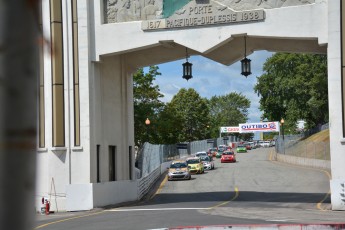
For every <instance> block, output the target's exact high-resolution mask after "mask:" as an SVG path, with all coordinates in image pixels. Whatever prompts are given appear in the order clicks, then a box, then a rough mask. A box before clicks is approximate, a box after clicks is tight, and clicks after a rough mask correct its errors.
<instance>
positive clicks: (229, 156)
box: [220, 151, 236, 163]
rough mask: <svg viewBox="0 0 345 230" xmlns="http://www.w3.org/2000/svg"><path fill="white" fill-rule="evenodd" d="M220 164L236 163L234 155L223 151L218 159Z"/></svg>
mask: <svg viewBox="0 0 345 230" xmlns="http://www.w3.org/2000/svg"><path fill="white" fill-rule="evenodd" d="M220 162H221V163H226V162H236V154H235V153H234V152H233V151H225V152H223V154H222V157H221V158H220Z"/></svg>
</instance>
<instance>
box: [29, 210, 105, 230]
mask: <svg viewBox="0 0 345 230" xmlns="http://www.w3.org/2000/svg"><path fill="white" fill-rule="evenodd" d="M103 212H104V210H103V211H100V212H95V213H90V214H87V215H82V216H75V217H70V218H66V219H62V220H57V221H53V222H49V223H46V224H42V225H39V226H37V227H36V228H35V229H40V228H44V227H47V226H49V225H52V224H57V223H61V222H65V221H69V220H75V219H79V218H83V217H88V216H94V215H98V214H101V213H103Z"/></svg>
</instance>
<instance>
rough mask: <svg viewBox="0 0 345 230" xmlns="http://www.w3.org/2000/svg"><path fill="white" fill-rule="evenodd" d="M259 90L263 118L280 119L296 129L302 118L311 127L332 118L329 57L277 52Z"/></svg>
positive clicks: (268, 62) (260, 80) (260, 83)
mask: <svg viewBox="0 0 345 230" xmlns="http://www.w3.org/2000/svg"><path fill="white" fill-rule="evenodd" d="M263 70H264V74H263V75H261V76H260V77H258V78H257V84H256V85H255V87H254V90H255V92H256V93H257V94H258V95H259V96H261V98H260V109H261V110H262V111H263V116H262V118H263V119H265V118H266V119H268V120H276V121H280V119H281V118H284V119H285V124H284V126H285V127H286V128H288V129H290V130H291V131H292V130H295V128H296V122H297V120H299V119H302V120H305V121H306V122H307V125H308V127H309V128H312V127H314V126H316V125H318V124H322V123H325V122H327V121H328V86H327V57H326V56H325V55H315V54H289V53H276V54H274V55H273V56H272V57H271V58H268V59H267V61H266V62H265V64H264V67H263Z"/></svg>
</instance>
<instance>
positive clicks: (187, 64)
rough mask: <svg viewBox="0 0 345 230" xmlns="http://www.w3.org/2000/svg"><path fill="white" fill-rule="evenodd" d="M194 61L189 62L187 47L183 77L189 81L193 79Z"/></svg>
mask: <svg viewBox="0 0 345 230" xmlns="http://www.w3.org/2000/svg"><path fill="white" fill-rule="evenodd" d="M192 65H193V64H192V63H190V62H188V53H187V48H186V62H185V63H183V64H182V66H183V76H182V78H184V79H186V80H187V81H188V80H189V79H191V78H192V77H193V76H192Z"/></svg>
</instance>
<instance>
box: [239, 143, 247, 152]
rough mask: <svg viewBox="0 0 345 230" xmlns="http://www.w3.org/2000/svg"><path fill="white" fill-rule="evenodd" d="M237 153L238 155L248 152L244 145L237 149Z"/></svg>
mask: <svg viewBox="0 0 345 230" xmlns="http://www.w3.org/2000/svg"><path fill="white" fill-rule="evenodd" d="M236 152H238V153H246V152H247V148H246V146H244V145H238V146H237V148H236Z"/></svg>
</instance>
